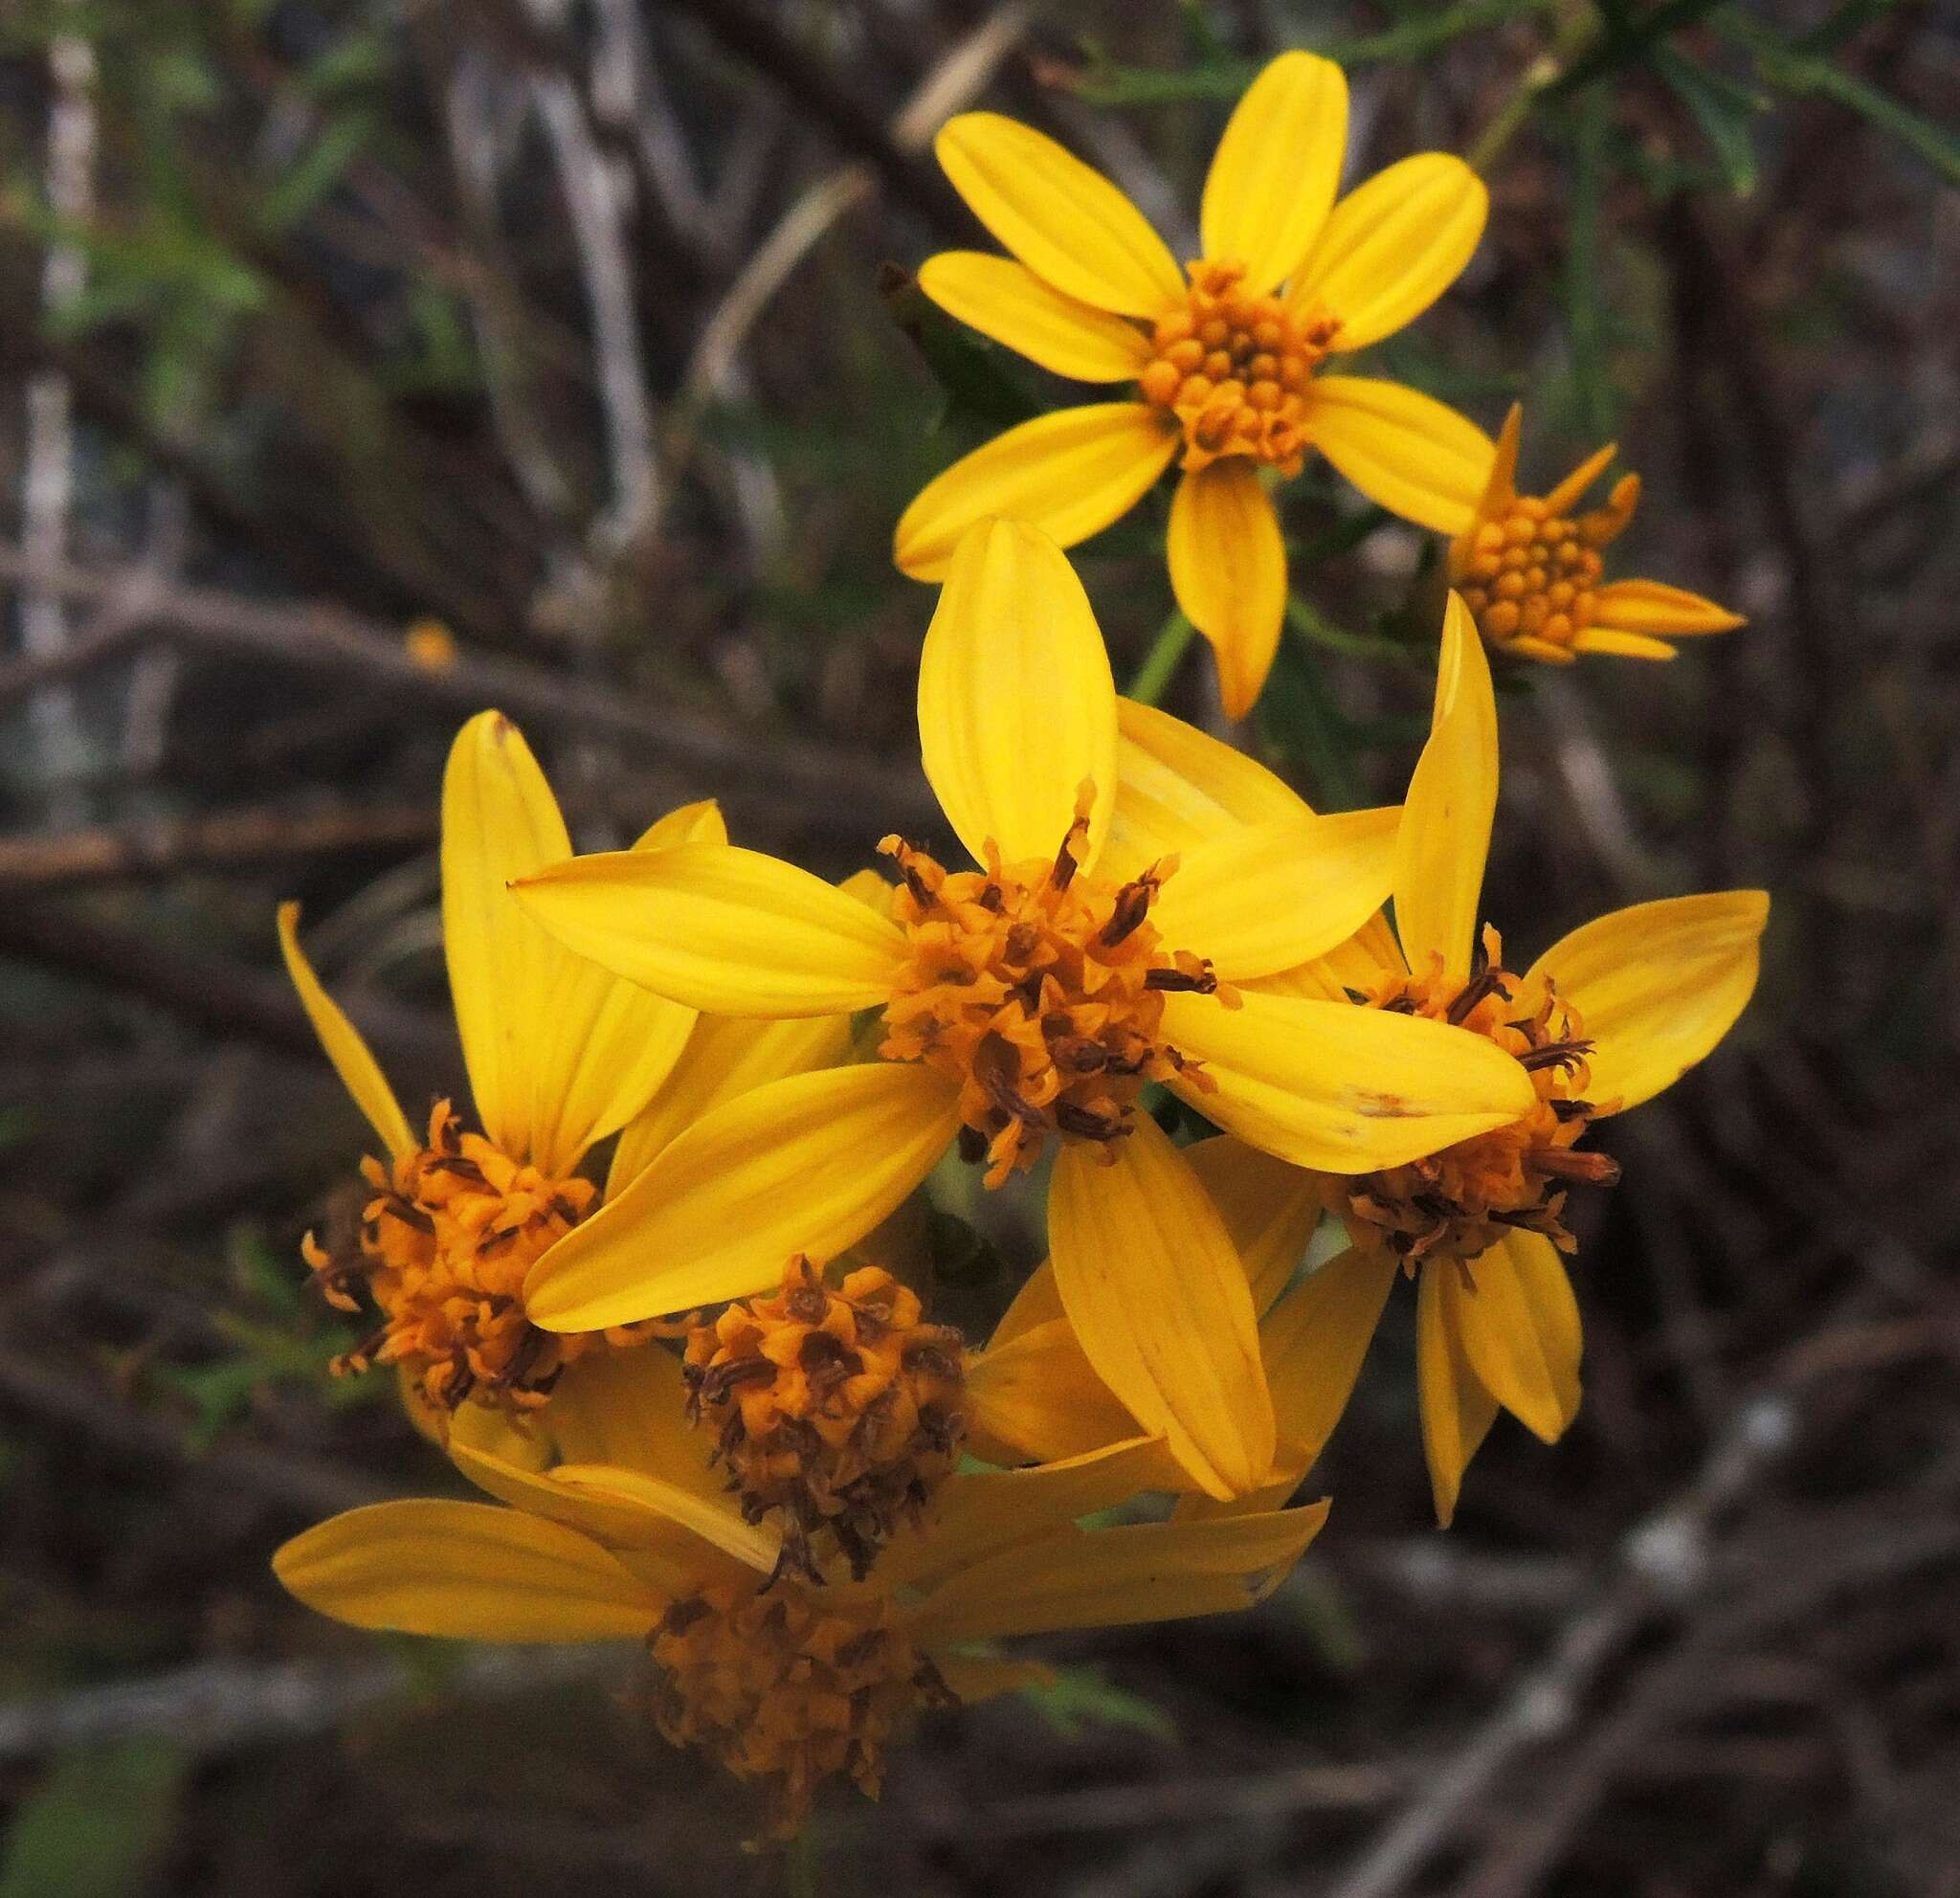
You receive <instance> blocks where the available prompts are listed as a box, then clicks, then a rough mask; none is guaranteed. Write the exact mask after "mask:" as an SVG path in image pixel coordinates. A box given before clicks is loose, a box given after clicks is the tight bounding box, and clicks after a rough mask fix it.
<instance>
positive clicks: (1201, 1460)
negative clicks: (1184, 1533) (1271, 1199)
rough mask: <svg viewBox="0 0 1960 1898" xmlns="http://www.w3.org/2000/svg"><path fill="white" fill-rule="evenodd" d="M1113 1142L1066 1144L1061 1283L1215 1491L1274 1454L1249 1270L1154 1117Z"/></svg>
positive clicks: (1072, 1307) (1087, 1340) (1228, 1492)
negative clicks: (1108, 1155) (1106, 1147)
mask: <svg viewBox="0 0 1960 1898" xmlns="http://www.w3.org/2000/svg"><path fill="white" fill-rule="evenodd" d="M1130 1129H1131V1130H1130V1133H1129V1135H1128V1137H1127V1138H1126V1139H1125V1140H1122V1141H1120V1142H1118V1143H1117V1144H1116V1145H1115V1147H1114V1148H1112V1149H1110V1150H1108V1151H1109V1152H1110V1153H1112V1154H1113V1155H1114V1158H1113V1159H1108V1158H1105V1153H1104V1150H1102V1149H1099V1148H1096V1147H1092V1146H1088V1145H1082V1144H1078V1145H1072V1146H1069V1147H1065V1148H1064V1149H1063V1150H1062V1151H1061V1153H1060V1155H1059V1157H1058V1159H1057V1161H1056V1163H1055V1176H1054V1180H1053V1183H1052V1184H1051V1186H1050V1189H1049V1196H1048V1224H1049V1242H1050V1245H1051V1246H1052V1248H1053V1263H1054V1266H1055V1283H1056V1286H1057V1289H1058V1290H1059V1292H1060V1293H1061V1302H1062V1305H1063V1307H1064V1308H1065V1309H1066V1310H1067V1313H1068V1319H1069V1323H1070V1324H1071V1325H1072V1326H1074V1328H1075V1331H1076V1335H1077V1337H1078V1338H1080V1340H1081V1345H1082V1350H1083V1351H1084V1352H1086V1353H1087V1355H1088V1359H1089V1362H1090V1363H1091V1364H1093V1365H1094V1366H1095V1368H1096V1372H1097V1374H1098V1375H1099V1376H1100V1377H1101V1378H1102V1379H1103V1382H1104V1383H1105V1384H1107V1385H1108V1386H1109V1388H1110V1390H1112V1391H1113V1392H1115V1394H1116V1395H1117V1396H1118V1397H1120V1398H1121V1399H1122V1400H1123V1402H1124V1404H1125V1406H1126V1407H1127V1408H1128V1409H1129V1410H1130V1412H1131V1413H1132V1414H1133V1415H1134V1416H1135V1417H1136V1418H1137V1420H1138V1421H1139V1422H1140V1423H1141V1424H1142V1425H1143V1426H1144V1428H1145V1429H1146V1430H1147V1431H1149V1432H1152V1433H1160V1432H1161V1433H1162V1434H1163V1435H1164V1436H1165V1437H1166V1438H1167V1439H1168V1440H1169V1444H1170V1448H1171V1450H1172V1452H1173V1454H1174V1455H1175V1456H1176V1457H1177V1460H1178V1461H1179V1462H1180V1463H1183V1464H1184V1466H1185V1468H1186V1469H1187V1470H1189V1471H1190V1472H1191V1475H1192V1480H1193V1481H1195V1482H1196V1483H1197V1484H1198V1485H1199V1486H1200V1487H1201V1488H1203V1489H1204V1490H1205V1491H1206V1492H1207V1493H1208V1494H1210V1495H1213V1496H1219V1497H1225V1496H1239V1495H1243V1494H1244V1493H1245V1492H1246V1491H1247V1490H1249V1489H1252V1488H1254V1487H1256V1486H1257V1485H1258V1484H1259V1483H1260V1482H1261V1481H1262V1480H1263V1479H1264V1477H1265V1474H1266V1470H1267V1468H1268V1466H1269V1465H1270V1464H1271V1463H1272V1461H1273V1413H1272V1406H1271V1404H1270V1403H1269V1402H1268V1400H1267V1397H1266V1384H1265V1373H1263V1371H1262V1370H1261V1369H1260V1366H1259V1354H1258V1320H1257V1318H1256V1316H1255V1314H1254V1311H1253V1305H1252V1292H1251V1289H1250V1287H1249V1286H1248V1284H1247V1283H1246V1277H1245V1267H1244V1265H1243V1264H1242V1263H1241V1262H1240V1261H1239V1258H1238V1255H1237V1254H1236V1252H1234V1251H1233V1249H1232V1240H1231V1238H1230V1237H1229V1235H1228V1234H1227V1233H1226V1231H1225V1224H1224V1221H1223V1220H1222V1219H1220V1218H1219V1217H1218V1214H1217V1211H1216V1209H1215V1208H1214V1206H1213V1204H1212V1202H1211V1200H1210V1199H1209V1198H1208V1197H1207V1196H1206V1194H1205V1190H1204V1188H1203V1187H1201V1186H1200V1185H1199V1184H1198V1181H1197V1178H1196V1176H1195V1175H1194V1174H1193V1173H1192V1170H1191V1167H1190V1164H1189V1163H1188V1162H1187V1161H1186V1160H1185V1159H1184V1157H1183V1156H1182V1155H1181V1154H1180V1153H1179V1152H1178V1151H1177V1150H1176V1148H1174V1147H1173V1146H1172V1145H1171V1144H1170V1141H1169V1137H1168V1136H1167V1135H1166V1134H1165V1133H1164V1131H1163V1130H1162V1128H1159V1127H1158V1126H1157V1124H1156V1122H1155V1121H1153V1120H1151V1119H1150V1117H1149V1116H1148V1115H1147V1114H1138V1115H1136V1116H1135V1117H1134V1118H1133V1119H1132V1121H1131V1124H1130Z"/></svg>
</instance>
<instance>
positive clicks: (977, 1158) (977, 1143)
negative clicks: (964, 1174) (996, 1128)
mask: <svg viewBox="0 0 1960 1898" xmlns="http://www.w3.org/2000/svg"><path fill="white" fill-rule="evenodd" d="M959 1147H960V1158H961V1159H963V1160H964V1161H966V1163H967V1164H968V1166H969V1167H977V1166H978V1165H979V1164H980V1162H981V1161H982V1160H984V1159H986V1157H987V1136H986V1135H985V1134H984V1133H982V1132H981V1131H980V1129H979V1128H977V1127H963V1128H960V1139H959Z"/></svg>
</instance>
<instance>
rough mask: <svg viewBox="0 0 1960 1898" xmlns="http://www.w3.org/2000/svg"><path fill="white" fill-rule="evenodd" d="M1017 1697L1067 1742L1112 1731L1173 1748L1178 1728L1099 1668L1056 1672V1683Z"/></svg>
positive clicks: (1153, 1705)
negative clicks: (1094, 1732) (1092, 1732)
mask: <svg viewBox="0 0 1960 1898" xmlns="http://www.w3.org/2000/svg"><path fill="white" fill-rule="evenodd" d="M1021 1696H1022V1698H1023V1699H1024V1700H1026V1701H1027V1703H1028V1704H1029V1706H1031V1707H1032V1708H1034V1709H1035V1710H1036V1712H1037V1713H1038V1714H1040V1716H1041V1717H1042V1719H1043V1720H1044V1721H1046V1722H1047V1724H1048V1725H1049V1726H1050V1727H1051V1728H1053V1729H1054V1731H1056V1732H1058V1733H1059V1734H1060V1735H1061V1737H1062V1738H1063V1739H1065V1740H1080V1738H1081V1737H1082V1736H1083V1735H1084V1734H1085V1733H1086V1732H1087V1731H1089V1729H1090V1728H1091V1727H1115V1728H1119V1729H1121V1730H1122V1731H1125V1732H1131V1733H1142V1734H1145V1735H1147V1737H1148V1738H1150V1739H1152V1740H1158V1741H1161V1742H1162V1743H1163V1744H1164V1745H1165V1746H1172V1745H1174V1744H1175V1743H1176V1740H1177V1723H1176V1722H1175V1721H1174V1720H1173V1719H1171V1717H1170V1716H1169V1714H1168V1713H1167V1712H1165V1710H1164V1709H1163V1708H1161V1707H1159V1706H1158V1705H1157V1704H1156V1703H1155V1702H1154V1701H1149V1700H1146V1699H1145V1698H1144V1697H1143V1695H1141V1694H1137V1693H1132V1692H1131V1691H1130V1690H1129V1689H1128V1688H1127V1687H1120V1686H1117V1685H1116V1684H1115V1683H1114V1682H1113V1681H1111V1680H1110V1679H1109V1678H1108V1676H1107V1675H1106V1674H1105V1673H1104V1672H1103V1669H1102V1668H1100V1667H1058V1668H1057V1669H1056V1672H1055V1678H1054V1679H1053V1680H1052V1681H1048V1682H1044V1683H1043V1684H1042V1685H1040V1686H1032V1687H1023V1688H1022V1689H1021Z"/></svg>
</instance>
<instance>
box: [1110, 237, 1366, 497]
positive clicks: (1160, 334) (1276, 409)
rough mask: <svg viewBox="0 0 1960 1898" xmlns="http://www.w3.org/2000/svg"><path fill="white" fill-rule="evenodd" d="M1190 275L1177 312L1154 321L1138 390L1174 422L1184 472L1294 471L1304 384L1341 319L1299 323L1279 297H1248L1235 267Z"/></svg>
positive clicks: (1301, 452) (1198, 268)
mask: <svg viewBox="0 0 1960 1898" xmlns="http://www.w3.org/2000/svg"><path fill="white" fill-rule="evenodd" d="M1190 275H1191V289H1190V292H1189V295H1188V297H1187V300H1186V304H1185V307H1184V308H1183V309H1181V310H1173V311H1172V312H1171V313H1170V314H1169V316H1165V317H1160V318H1159V319H1158V320H1157V327H1156V329H1155V331H1154V332H1153V333H1152V335H1151V338H1150V341H1151V344H1152V346H1153V347H1154V349H1155V354H1154V355H1152V357H1151V358H1150V360H1149V362H1148V363H1147V364H1146V365H1145V366H1144V371H1143V373H1142V374H1141V375H1140V376H1139V377H1138V378H1137V389H1138V391H1139V392H1140V393H1141V394H1142V396H1143V398H1144V400H1145V401H1146V402H1149V403H1153V404H1154V405H1155V406H1156V407H1157V408H1159V409H1168V410H1169V411H1170V413H1172V414H1174V415H1175V416H1176V417H1177V419H1178V420H1179V421H1180V422H1181V423H1182V424H1183V426H1184V444H1185V446H1184V461H1183V465H1184V466H1185V467H1186V468H1188V469H1192V470H1195V469H1198V468H1202V467H1205V466H1207V465H1208V464H1209V463H1211V462H1213V461H1215V460H1217V459H1218V458H1219V457H1221V456H1225V455H1249V456H1251V457H1252V458H1253V459H1254V460H1256V461H1265V462H1269V463H1270V464H1271V465H1272V466H1274V467H1276V468H1278V469H1279V470H1280V471H1281V474H1284V475H1287V476H1292V475H1297V474H1299V472H1300V466H1301V462H1302V460H1303V458H1304V457H1305V454H1306V450H1307V446H1308V443H1307V434H1306V424H1305V395H1306V390H1307V385H1308V384H1309V383H1310V382H1311V381H1312V380H1313V372H1314V370H1315V368H1318V367H1319V365H1320V363H1321V362H1322V360H1323V359H1324V358H1325V356H1326V354H1327V352H1328V351H1329V350H1330V349H1331V348H1332V347H1333V344H1334V337H1335V334H1336V332H1337V331H1338V330H1339V329H1340V326H1341V324H1340V319H1339V318H1338V317H1331V316H1326V315H1324V314H1322V313H1321V312H1319V311H1316V312H1314V313H1313V314H1312V315H1311V316H1308V317H1306V318H1304V319H1303V318H1301V317H1299V316H1296V315H1295V314H1293V313H1292V312H1291V311H1289V310H1288V309H1287V307H1286V305H1285V304H1284V303H1283V302H1281V301H1280V299H1279V298H1278V297H1272V296H1266V297H1255V296H1252V295H1250V294H1249V293H1248V292H1247V291H1245V290H1244V289H1243V288H1242V287H1241V285H1240V279H1242V278H1243V277H1244V276H1245V266H1244V265H1243V264H1242V263H1214V262H1198V263H1193V264H1192V265H1191V267H1190Z"/></svg>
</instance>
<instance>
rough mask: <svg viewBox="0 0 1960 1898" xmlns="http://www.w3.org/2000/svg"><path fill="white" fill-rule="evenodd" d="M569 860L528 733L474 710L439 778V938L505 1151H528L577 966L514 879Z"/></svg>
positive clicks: (490, 1120)
mask: <svg viewBox="0 0 1960 1898" xmlns="http://www.w3.org/2000/svg"><path fill="white" fill-rule="evenodd" d="M570 855H571V839H570V838H569V837H568V836H567V834H566V829H565V820H564V818H563V817H561V816H560V815H559V814H558V804H557V800H556V799H555V798H553V797H552V795H551V787H550V786H549V785H547V784H546V782H545V774H544V772H543V771H541V770H539V769H538V761H537V760H536V759H535V758H534V757H532V756H531V750H530V747H529V746H527V745H526V744H525V743H524V741H523V733H522V732H520V731H519V730H518V728H517V726H514V725H512V724H511V722H510V721H509V720H508V719H507V718H505V717H504V716H503V714H502V713H501V712H479V714H478V715H477V716H476V717H475V718H473V719H472V720H471V721H470V722H469V723H468V724H467V725H466V726H463V728H462V730H461V731H459V732H457V738H456V743H455V744H454V745H453V746H452V747H451V748H450V753H449V765H448V769H447V770H445V771H444V772H443V776H442V940H443V947H444V949H445V950H446V952H447V955H448V960H449V986H450V993H451V996H452V999H453V1000H454V1002H455V1004H456V1023H457V1031H458V1033H459V1034H460V1035H461V1037H462V1044H463V1061H464V1063H465V1065H466V1066H467V1067H468V1069H469V1073H470V1089H471V1092H472V1093H473V1094H474V1095H475V1096H476V1102H477V1114H478V1117H479V1119H480V1120H481V1122H482V1124H483V1131H484V1132H485V1133H487V1134H488V1135H489V1136H490V1138H491V1139H492V1140H494V1141H495V1142H496V1143H497V1145H498V1146H500V1147H501V1148H502V1149H503V1150H504V1151H505V1152H507V1153H514V1154H520V1155H526V1156H528V1155H531V1154H532V1151H533V1142H534V1140H535V1138H536V1136H537V1133H538V1131H539V1128H538V1114H537V1108H538V1097H539V1079H540V1077H541V1076H544V1075H546V1074H547V1073H550V1072H551V1071H552V1067H553V1062H552V1055H553V1047H552V1042H553V1038H554V1034H555V1031H556V1026H557V1019H558V1017H557V1013H556V1011H557V1004H558V996H557V989H558V985H559V983H560V981H561V980H562V979H563V978H565V977H566V976H567V974H568V971H569V970H570V968H571V967H572V966H573V965H571V964H570V962H569V959H568V957H567V955H566V953H565V951H564V950H563V949H561V948H560V947H559V946H558V945H557V944H556V943H554V942H553V941H552V940H551V938H550V937H549V936H547V935H546V933H545V931H544V930H543V929H541V928H539V927H538V926H537V925H536V924H535V923H533V922H531V921H530V920H529V919H527V918H526V917H525V916H524V915H523V913H522V912H521V911H520V910H519V909H518V907H517V905H516V904H514V903H512V901H511V899H510V892H509V888H508V885H509V883H510V882H511V880H512V879H513V878H517V877H522V876H523V875H525V874H526V873H528V872H529V871H532V870H539V869H543V868H544V866H545V865H546V864H547V863H555V862H557V861H559V860H561V859H564V858H567V857H569V856H570ZM537 1157H539V1158H540V1159H541V1160H542V1159H543V1157H544V1156H543V1155H542V1154H540V1155H538V1156H537ZM554 1158H555V1156H554Z"/></svg>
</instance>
